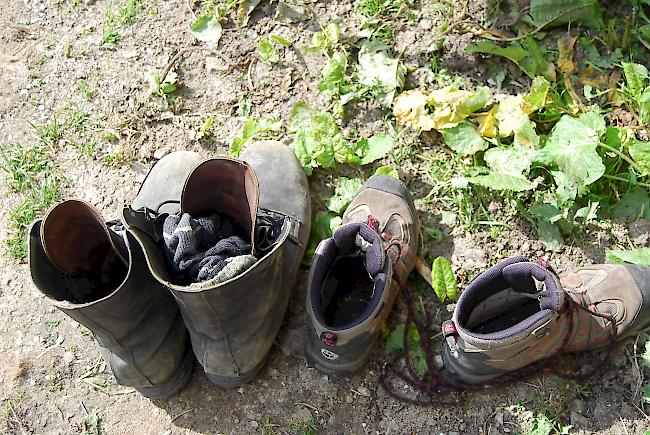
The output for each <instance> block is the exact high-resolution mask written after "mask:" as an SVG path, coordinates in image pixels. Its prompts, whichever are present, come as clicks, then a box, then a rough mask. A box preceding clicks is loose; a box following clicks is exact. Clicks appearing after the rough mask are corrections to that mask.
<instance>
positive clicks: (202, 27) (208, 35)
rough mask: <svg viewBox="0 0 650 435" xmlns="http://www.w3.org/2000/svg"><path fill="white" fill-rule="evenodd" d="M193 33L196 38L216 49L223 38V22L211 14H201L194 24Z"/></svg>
mask: <svg viewBox="0 0 650 435" xmlns="http://www.w3.org/2000/svg"><path fill="white" fill-rule="evenodd" d="M191 29H192V34H193V35H194V37H195V38H196V39H198V40H199V41H201V42H205V43H206V44H207V45H208V47H210V48H212V49H216V48H217V46H218V45H219V40H220V39H221V33H222V29H221V23H219V21H217V19H216V18H214V17H213V16H212V15H210V14H206V15H201V16H200V17H198V18H197V19H196V21H195V22H194V24H192V27H191Z"/></svg>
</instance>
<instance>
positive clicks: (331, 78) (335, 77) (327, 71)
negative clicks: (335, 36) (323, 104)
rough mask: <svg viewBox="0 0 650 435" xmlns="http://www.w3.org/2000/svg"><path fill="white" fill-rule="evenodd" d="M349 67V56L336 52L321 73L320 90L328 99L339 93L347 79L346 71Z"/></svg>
mask: <svg viewBox="0 0 650 435" xmlns="http://www.w3.org/2000/svg"><path fill="white" fill-rule="evenodd" d="M347 67H348V55H347V54H346V53H345V52H343V51H337V52H335V53H334V54H333V55H332V56H331V57H330V58H329V60H328V61H327V63H326V64H325V67H324V68H323V69H322V71H321V75H322V77H323V78H322V80H321V81H320V83H319V84H318V90H319V91H320V92H321V93H322V94H323V95H325V97H327V98H328V99H330V98H332V97H333V96H335V95H337V94H338V93H339V89H340V86H341V84H342V83H343V80H344V79H345V70H346V69H347Z"/></svg>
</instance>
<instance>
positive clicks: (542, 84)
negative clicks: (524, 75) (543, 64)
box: [521, 77, 551, 115]
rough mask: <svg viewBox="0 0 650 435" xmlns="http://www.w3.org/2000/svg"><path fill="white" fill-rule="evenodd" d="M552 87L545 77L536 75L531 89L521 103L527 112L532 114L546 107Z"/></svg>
mask: <svg viewBox="0 0 650 435" xmlns="http://www.w3.org/2000/svg"><path fill="white" fill-rule="evenodd" d="M550 88H551V84H550V83H549V82H548V81H547V80H546V79H545V78H544V77H535V78H534V79H533V83H532V84H531V86H530V91H529V92H528V94H527V95H525V96H524V100H523V103H522V105H521V108H522V110H523V111H524V113H525V114H527V115H531V114H533V113H534V112H537V111H539V110H541V109H543V108H544V106H545V105H546V96H547V95H548V91H549V89H550Z"/></svg>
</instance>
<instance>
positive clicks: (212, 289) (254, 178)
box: [124, 141, 311, 387]
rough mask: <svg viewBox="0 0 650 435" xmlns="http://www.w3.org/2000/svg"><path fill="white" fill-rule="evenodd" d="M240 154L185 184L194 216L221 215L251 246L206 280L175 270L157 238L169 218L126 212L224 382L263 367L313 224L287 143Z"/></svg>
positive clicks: (184, 200)
mask: <svg viewBox="0 0 650 435" xmlns="http://www.w3.org/2000/svg"><path fill="white" fill-rule="evenodd" d="M241 159H242V160H235V159H230V158H225V157H223V158H214V159H210V160H206V161H203V162H201V163H199V164H198V165H197V166H196V167H195V168H194V169H193V170H192V171H191V173H190V174H189V176H188V177H187V180H186V181H185V183H184V186H183V192H182V195H181V204H180V212H181V213H187V214H189V215H190V216H191V218H192V219H201V218H203V217H206V216H215V215H218V216H219V217H220V219H221V220H222V221H224V222H229V223H230V224H231V225H232V227H233V228H235V229H236V230H237V237H238V238H242V239H244V241H245V242H246V243H247V244H248V246H249V249H248V252H246V253H244V254H242V255H237V256H234V257H230V258H228V259H227V260H225V262H226V266H225V267H224V268H223V269H221V271H220V272H219V273H218V274H217V275H216V276H215V277H214V278H212V279H210V280H207V281H202V282H191V283H188V282H182V281H179V280H178V278H177V277H175V276H174V274H173V273H172V270H171V268H170V265H169V262H166V261H165V259H164V257H163V255H162V254H161V245H160V242H161V240H162V239H163V238H170V237H172V236H173V234H168V233H167V232H165V231H164V229H162V227H161V222H160V220H161V218H164V217H165V216H164V214H161V215H157V216H154V215H152V219H151V220H150V223H149V224H148V223H146V222H145V221H146V219H143V216H142V212H136V211H134V210H129V209H126V210H125V216H124V218H125V221H126V223H127V224H128V225H129V226H130V227H131V229H132V231H133V233H134V234H136V237H137V238H138V240H139V241H140V242H141V243H142V245H143V246H144V250H145V253H146V255H147V259H148V262H149V266H150V269H151V272H152V273H153V275H154V276H155V277H156V279H158V281H159V282H161V283H162V284H164V285H165V286H167V287H168V288H169V289H170V290H171V292H172V294H173V295H174V297H175V298H176V300H177V301H178V303H179V306H180V307H181V312H182V314H183V318H184V320H185V324H186V325H187V328H188V329H189V331H190V337H191V339H192V345H193V348H194V353H195V355H196V358H197V359H198V361H199V363H200V364H201V365H202V366H203V369H204V371H205V373H206V375H207V377H208V379H210V381H212V382H213V383H215V384H217V385H220V386H223V387H237V386H239V385H241V384H243V383H245V382H249V381H250V380H252V379H253V378H254V377H255V376H256V375H257V373H259V371H260V370H261V368H262V367H263V365H264V362H265V361H266V359H267V357H268V354H269V352H270V349H271V346H272V345H273V341H274V339H275V337H276V335H277V333H278V331H279V329H280V325H281V323H282V320H283V318H284V314H285V311H286V309H287V305H288V301H289V295H290V293H291V289H292V287H293V285H294V282H295V278H296V275H297V272H298V268H299V266H300V261H301V259H302V255H303V253H304V250H305V246H306V243H307V239H308V237H309V229H310V221H311V209H310V208H311V200H310V196H309V187H308V184H307V177H306V176H305V173H304V171H303V169H302V166H301V165H300V163H299V162H298V160H297V159H296V157H295V155H294V154H293V152H292V151H291V150H290V149H289V148H288V147H287V146H285V145H284V144H282V143H279V142H273V141H263V142H258V143H254V144H252V145H249V147H248V148H247V149H246V150H245V151H244V152H243V153H242V155H241ZM165 219H166V218H165ZM156 222H157V224H156ZM152 223H153V224H152ZM177 231H179V229H178V228H177V229H176V230H175V232H177Z"/></svg>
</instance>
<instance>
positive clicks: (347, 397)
mask: <svg viewBox="0 0 650 435" xmlns="http://www.w3.org/2000/svg"><path fill="white" fill-rule="evenodd" d="M345 401H346V402H347V404H348V405H352V403H353V402H354V397H352V396H351V395H350V394H348V395H347V396H345Z"/></svg>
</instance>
